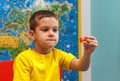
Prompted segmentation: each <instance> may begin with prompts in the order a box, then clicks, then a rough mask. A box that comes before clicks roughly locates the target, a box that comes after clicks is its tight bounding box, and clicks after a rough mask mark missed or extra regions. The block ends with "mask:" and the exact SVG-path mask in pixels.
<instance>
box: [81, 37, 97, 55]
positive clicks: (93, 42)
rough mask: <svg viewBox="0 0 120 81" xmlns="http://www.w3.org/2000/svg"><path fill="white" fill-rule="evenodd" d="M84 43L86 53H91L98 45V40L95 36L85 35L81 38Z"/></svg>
mask: <svg viewBox="0 0 120 81" xmlns="http://www.w3.org/2000/svg"><path fill="white" fill-rule="evenodd" d="M80 42H83V43H84V54H91V53H92V52H93V51H94V50H95V48H96V47H97V46H98V41H97V39H96V38H95V37H94V36H85V37H82V38H81V39H80Z"/></svg>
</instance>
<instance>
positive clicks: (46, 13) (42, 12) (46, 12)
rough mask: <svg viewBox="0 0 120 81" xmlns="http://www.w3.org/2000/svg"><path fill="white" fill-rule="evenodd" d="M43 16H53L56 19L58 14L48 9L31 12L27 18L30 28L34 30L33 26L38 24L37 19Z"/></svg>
mask: <svg viewBox="0 0 120 81" xmlns="http://www.w3.org/2000/svg"><path fill="white" fill-rule="evenodd" d="M45 17H54V18H55V19H56V20H58V16H57V15H56V14H55V13H53V12H52V11H49V10H39V11H36V12H35V13H34V14H32V16H31V17H30V20H29V24H30V30H33V31H35V28H36V26H37V25H38V21H39V20H41V19H42V18H45Z"/></svg>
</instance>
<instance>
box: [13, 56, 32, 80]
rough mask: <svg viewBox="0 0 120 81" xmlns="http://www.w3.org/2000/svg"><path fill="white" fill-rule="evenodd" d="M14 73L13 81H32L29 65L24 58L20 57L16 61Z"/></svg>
mask: <svg viewBox="0 0 120 81" xmlns="http://www.w3.org/2000/svg"><path fill="white" fill-rule="evenodd" d="M13 71H14V78H13V81H30V75H29V74H30V73H29V71H30V69H29V63H28V61H27V59H26V58H25V57H24V56H22V55H20V56H18V57H17V58H16V59H15V61H14V66H13Z"/></svg>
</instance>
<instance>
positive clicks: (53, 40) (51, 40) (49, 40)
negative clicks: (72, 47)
mask: <svg viewBox="0 0 120 81" xmlns="http://www.w3.org/2000/svg"><path fill="white" fill-rule="evenodd" d="M47 41H56V39H47Z"/></svg>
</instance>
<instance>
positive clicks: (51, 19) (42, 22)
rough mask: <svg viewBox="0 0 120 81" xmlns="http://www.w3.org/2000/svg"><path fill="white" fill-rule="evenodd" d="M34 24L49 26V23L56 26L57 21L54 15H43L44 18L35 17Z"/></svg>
mask: <svg viewBox="0 0 120 81" xmlns="http://www.w3.org/2000/svg"><path fill="white" fill-rule="evenodd" d="M36 24H37V25H46V26H50V25H53V26H58V25H59V21H58V20H57V19H56V18H54V17H44V18H41V19H40V20H38V19H37V20H36Z"/></svg>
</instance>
